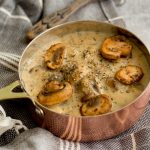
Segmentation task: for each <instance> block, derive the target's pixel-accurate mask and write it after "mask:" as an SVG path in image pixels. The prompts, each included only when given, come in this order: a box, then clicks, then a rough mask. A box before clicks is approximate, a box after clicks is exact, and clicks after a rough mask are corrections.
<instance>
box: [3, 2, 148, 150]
mask: <svg viewBox="0 0 150 150" xmlns="http://www.w3.org/2000/svg"><path fill="white" fill-rule="evenodd" d="M71 1H72V0H59V2H58V0H43V1H42V0H36V1H34V0H26V1H24V0H0V52H4V53H7V54H8V53H13V54H15V55H19V56H20V55H21V53H22V52H23V50H24V48H25V47H26V45H27V42H26V39H25V33H26V31H27V29H28V28H29V27H31V26H32V24H34V23H35V22H36V21H37V20H39V19H40V18H41V17H42V16H43V15H47V14H50V13H53V12H55V11H56V10H59V9H61V8H64V7H65V6H67V5H68V4H69V3H70V2H71ZM149 5H150V1H149V0H145V1H142V0H132V1H130V0H127V2H126V3H125V4H124V5H123V6H121V7H116V10H117V11H118V14H119V15H121V16H123V17H124V19H125V21H126V24H127V28H128V29H129V30H131V31H132V32H134V33H136V34H137V35H138V36H139V37H141V38H142V39H143V41H144V42H145V43H146V45H147V46H148V47H150V28H149V25H150V19H149V18H150V16H149V14H150V8H149V7H148V6H149ZM83 19H85V20H87V19H91V20H100V21H105V20H106V18H105V17H104V15H103V13H102V11H101V9H100V6H99V5H98V3H97V2H93V3H91V4H89V5H87V6H85V7H84V8H82V9H81V10H79V11H78V12H77V13H75V14H74V15H73V16H71V17H70V18H69V19H68V21H72V20H83ZM0 55H1V54H0ZM17 79H18V74H17V72H14V71H12V70H11V69H9V68H8V67H6V66H4V65H2V64H1V61H0V87H4V86H6V85H8V84H9V83H11V82H13V81H15V80H17ZM28 103H29V101H28V100H26V99H24V100H22V101H12V100H9V101H2V102H0V104H1V105H2V106H3V108H4V109H5V111H6V113H7V115H8V116H11V117H12V118H15V119H20V120H22V121H23V123H24V124H25V125H26V126H27V127H28V128H35V127H36V124H35V123H34V122H33V120H32V118H31V117H30V113H29V111H28ZM149 114H150V106H148V107H147V109H146V111H145V114H144V115H143V117H142V118H141V119H140V120H139V121H138V122H137V123H136V124H135V125H134V126H133V127H132V128H130V129H129V130H128V131H126V132H124V133H123V134H121V135H119V136H117V137H115V138H112V139H109V140H105V141H97V142H91V143H81V144H79V143H73V142H68V141H64V140H61V139H59V138H57V137H55V136H53V135H52V134H51V133H49V132H47V131H46V130H44V129H40V128H35V129H30V130H28V131H25V132H24V133H22V134H20V136H17V138H16V139H15V140H14V141H13V143H10V144H9V145H6V146H5V147H1V148H0V149H21V150H22V149H35V150H41V149H49V150H51V149H53V150H55V149H56V150H57V149H62V150H64V149H72V150H74V149H78V150H79V149H81V150H82V149H83V150H84V149H87V150H89V149H95V150H96V149H100V150H101V149H102V150H103V149H110V150H111V149H112V150H114V149H115V150H117V149H118V150H120V149H125V150H130V149H133V145H132V144H133V143H132V135H130V134H131V133H133V132H137V131H139V130H140V131H139V132H137V133H136V134H135V135H134V136H135V140H136V144H137V145H136V146H137V149H142V150H148V149H150V129H149V127H148V126H149V124H150V115H149ZM131 115H132V114H131ZM145 127H147V128H145ZM142 128H144V129H142ZM14 137H16V133H15V132H14V131H13V130H11V131H8V132H6V133H5V134H4V135H2V136H1V137H0V145H4V144H7V143H9V142H11V140H12V139H13V138H14Z"/></svg>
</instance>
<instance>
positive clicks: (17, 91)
mask: <svg viewBox="0 0 150 150" xmlns="http://www.w3.org/2000/svg"><path fill="white" fill-rule="evenodd" d="M16 98H29V96H28V95H27V93H26V92H24V91H23V90H22V88H21V85H20V81H15V82H13V83H11V84H10V85H8V86H6V87H4V88H2V89H0V101H1V100H7V99H16Z"/></svg>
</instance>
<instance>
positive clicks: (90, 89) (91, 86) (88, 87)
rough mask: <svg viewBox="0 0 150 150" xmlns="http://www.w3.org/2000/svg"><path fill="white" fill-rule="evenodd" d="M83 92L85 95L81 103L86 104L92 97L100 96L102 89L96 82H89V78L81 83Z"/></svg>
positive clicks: (85, 78)
mask: <svg viewBox="0 0 150 150" xmlns="http://www.w3.org/2000/svg"><path fill="white" fill-rule="evenodd" d="M80 86H81V90H82V92H83V93H84V96H83V97H82V99H81V101H82V102H86V101H88V100H90V99H91V98H92V97H94V96H97V95H99V94H100V88H99V86H98V85H97V84H96V82H95V81H94V80H89V79H88V77H84V78H83V79H82V80H81V82H80Z"/></svg>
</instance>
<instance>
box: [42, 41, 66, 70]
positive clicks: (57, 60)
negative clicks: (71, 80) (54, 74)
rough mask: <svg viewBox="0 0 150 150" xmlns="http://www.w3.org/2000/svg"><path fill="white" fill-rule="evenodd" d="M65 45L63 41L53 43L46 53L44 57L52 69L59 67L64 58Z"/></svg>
mask: <svg viewBox="0 0 150 150" xmlns="http://www.w3.org/2000/svg"><path fill="white" fill-rule="evenodd" d="M64 53H65V46H64V45H63V44H62V43H57V44H54V45H52V46H51V47H50V48H49V49H48V50H47V51H46V53H45V55H44V59H45V62H46V64H47V67H48V68H50V69H57V68H59V67H60V66H61V65H62V63H63V59H64Z"/></svg>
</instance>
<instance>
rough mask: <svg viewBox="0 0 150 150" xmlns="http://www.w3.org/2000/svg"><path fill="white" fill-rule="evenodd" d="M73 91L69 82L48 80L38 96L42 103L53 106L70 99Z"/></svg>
mask: <svg viewBox="0 0 150 150" xmlns="http://www.w3.org/2000/svg"><path fill="white" fill-rule="evenodd" d="M72 93H73V89H72V86H71V85H70V84H69V83H68V82H64V83H60V82H58V81H51V82H48V83H47V84H46V85H45V86H44V88H43V89H42V91H41V92H40V93H39V95H38V96H37V98H38V101H39V102H40V103H41V104H42V105H46V106H51V105H54V104H59V103H62V102H64V101H66V100H68V99H69V98H70V97H71V96H72Z"/></svg>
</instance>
